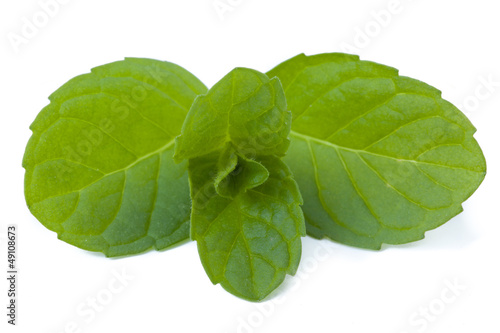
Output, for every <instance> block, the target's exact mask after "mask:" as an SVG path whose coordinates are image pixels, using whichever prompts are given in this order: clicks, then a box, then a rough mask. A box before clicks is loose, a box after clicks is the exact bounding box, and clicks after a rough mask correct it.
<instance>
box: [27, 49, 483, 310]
mask: <svg viewBox="0 0 500 333" xmlns="http://www.w3.org/2000/svg"><path fill="white" fill-rule="evenodd" d="M49 99H50V104H49V105H48V106H46V107H45V108H44V109H43V110H42V111H41V112H40V113H39V115H38V116H37V118H36V119H35V121H34V122H33V124H32V125H31V129H32V131H33V135H32V137H31V139H30V140H29V142H28V145H27V147H26V152H25V155H24V159H23V166H24V167H25V169H26V175H25V196H26V202H27V204H28V207H29V209H30V210H31V212H32V213H33V215H34V216H35V217H36V218H37V219H38V220H39V221H40V222H41V223H42V224H43V225H44V226H46V227H47V228H48V229H50V230H53V231H55V232H57V234H58V237H59V238H60V239H62V240H63V241H65V242H68V243H70V244H73V245H75V246H78V247H80V248H82V249H86V250H90V251H100V252H103V253H104V254H105V255H107V256H123V255H133V254H137V253H141V252H144V251H146V250H148V249H150V248H155V249H158V250H159V249H165V248H168V247H171V246H173V245H175V244H178V243H180V242H182V241H184V240H186V239H188V238H189V236H190V237H191V239H193V240H195V241H196V242H197V246H198V252H199V255H200V259H201V262H202V264H203V267H204V268H205V271H206V273H207V275H208V277H209V278H210V280H211V281H212V282H213V283H214V284H221V286H222V287H223V288H225V289H226V290H227V291H229V292H230V293H232V294H234V295H236V296H238V297H241V298H244V299H247V300H251V301H260V300H262V299H265V298H266V297H268V295H269V294H270V293H272V292H273V290H275V289H276V288H277V287H278V286H279V285H280V284H281V283H282V282H283V280H284V279H285V276H286V275H287V274H289V275H293V274H295V272H296V271H297V268H298V265H299V261H300V256H301V237H303V236H304V235H305V233H306V230H307V234H308V235H310V236H312V237H315V238H323V237H328V238H330V239H332V240H335V241H337V242H340V243H344V244H348V245H352V246H357V247H362V248H369V249H380V247H381V246H382V244H384V243H386V244H402V243H407V242H411V241H415V240H418V239H422V238H423V237H424V233H425V232H426V231H428V230H431V229H433V228H436V227H438V226H439V225H441V224H443V223H445V222H446V221H448V220H449V219H451V218H452V217H453V216H455V215H456V214H458V213H460V212H461V211H462V203H463V202H464V201H465V200H466V199H467V198H468V197H469V196H470V195H472V193H473V192H474V191H475V190H476V189H477V188H478V186H479V185H480V184H481V182H482V181H483V179H484V177H485V174H486V162H485V159H484V156H483V154H482V151H481V149H480V147H479V145H478V143H477V142H476V140H475V139H474V137H473V135H474V133H475V131H476V129H475V128H474V126H473V125H472V124H471V123H470V121H469V120H468V119H467V118H466V117H465V115H464V114H463V113H461V112H460V111H459V110H458V109H457V108H456V107H454V106H453V105H452V104H451V103H449V102H447V101H445V100H444V99H442V97H441V92H440V91H439V90H437V89H435V88H433V87H431V86H429V85H427V84H425V83H423V82H420V81H417V80H415V79H411V78H408V77H404V76H400V75H399V74H398V71H397V70H396V69H394V68H391V67H387V66H383V65H380V64H377V63H373V62H369V61H362V60H360V59H359V57H358V56H355V55H348V54H341V53H330V54H319V55H314V56H305V55H304V54H301V55H298V56H296V57H294V58H291V59H289V60H287V61H285V62H283V63H282V64H280V65H278V66H277V67H275V68H274V69H272V70H271V71H269V72H268V73H267V75H266V74H263V73H260V72H258V71H255V70H252V69H247V68H236V69H234V70H233V71H231V72H230V73H229V74H227V75H226V76H225V77H224V78H222V79H221V80H220V81H219V82H218V83H217V84H215V85H214V86H213V87H212V88H211V89H210V90H207V88H206V87H205V86H204V85H203V83H201V82H200V81H199V80H198V79H197V78H196V77H194V76H193V75H192V74H191V73H189V72H187V71H186V70H185V69H183V68H181V67H179V66H177V65H174V64H172V63H168V62H162V61H157V60H151V59H139V58H127V59H125V60H124V61H118V62H114V63H111V64H107V65H104V66H100V67H96V68H94V69H92V71H91V73H89V74H84V75H81V76H78V77H75V78H74V79H72V80H70V81H69V82H67V83H66V84H64V85H63V86H62V87H61V88H59V89H58V90H57V91H56V92H54V93H53V94H52V95H51V96H50V97H49ZM299 189H300V190H299Z"/></svg>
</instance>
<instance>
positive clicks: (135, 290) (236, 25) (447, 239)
mask: <svg viewBox="0 0 500 333" xmlns="http://www.w3.org/2000/svg"><path fill="white" fill-rule="evenodd" d="M46 1H48V0H43V2H46ZM60 2H61V4H60V5H59V8H58V10H57V12H56V13H54V15H53V17H50V18H49V19H48V20H47V22H43V14H40V13H41V11H42V7H41V5H40V3H39V2H37V1H34V0H23V1H3V2H2V4H1V5H0V22H1V35H0V37H1V38H0V46H1V59H0V60H1V61H0V73H1V74H0V78H1V79H0V85H1V86H0V88H1V90H0V93H1V102H2V110H1V112H0V117H1V120H0V127H1V128H0V136H1V137H0V142H1V161H2V163H1V168H2V169H1V172H0V184H1V185H0V187H1V190H0V191H1V192H0V193H1V197H0V203H1V228H0V230H1V236H2V240H1V242H2V243H1V246H0V268H1V272H4V273H1V274H0V277H2V279H1V280H2V283H0V288H1V289H0V295H1V296H0V305H1V308H2V309H3V310H1V311H0V318H1V324H0V325H1V327H8V332H42V333H45V332H47V333H49V332H51V333H52V332H54V333H56V332H57V333H61V332H137V331H141V332H197V331H198V332H207V333H209V332H218V333H229V332H245V333H250V332H305V331H306V330H307V331H311V332H314V331H317V332H342V333H350V332H375V333H377V332H384V333H387V332H389V333H392V332H394V333H403V332H407V333H414V332H473V331H474V332H499V331H500V320H499V319H498V314H499V313H500V301H499V300H500V285H499V283H500V270H499V265H500V261H499V254H500V241H499V239H500V223H499V222H500V221H499V213H498V208H499V198H500V196H499V194H498V192H499V188H500V180H499V177H500V176H499V171H500V165H499V164H500V160H499V157H498V155H499V150H498V144H499V142H500V135H499V133H500V129H499V127H498V126H499V124H500V84H499V82H500V66H499V62H500V47H499V38H498V33H499V32H500V20H499V18H498V7H496V2H495V1H493V0H475V1H473V2H471V1H456V0H453V1H452V0H446V1H444V0H443V1H436V0H413V1H410V0H400V1H396V2H395V3H396V4H398V3H399V5H393V3H394V1H391V0H362V1H352V0H336V1H331V0H323V1H321V0H308V1H295V0H279V1H271V0H221V1H220V3H222V4H226V6H230V7H229V8H230V9H231V10H227V11H225V12H223V13H222V12H218V11H217V10H216V9H215V8H214V0H190V1H181V0H177V1H171V0H170V1H166V0H165V1H153V0H142V1H140V2H139V1H130V0H120V1H97V0H85V1H83V0H66V1H65V2H66V3H65V4H62V2H63V1H62V0H61V1H60ZM215 3H216V2H215ZM226 9H227V7H226ZM389 9H390V10H392V13H391V14H390V16H388V15H385V16H384V15H382V18H381V16H380V15H378V17H379V21H377V20H376V19H375V17H376V16H377V15H374V14H373V13H380V12H381V11H386V12H387V11H388V10H389ZM386 12H385V13H386ZM40 15H41V16H40ZM33 16H35V17H36V18H37V19H38V21H37V22H38V25H40V26H42V25H44V26H42V27H40V28H39V29H38V32H37V33H36V34H35V33H33V34H32V36H27V35H26V36H25V37H28V38H26V40H24V43H23V44H21V45H18V46H17V47H15V46H14V45H13V44H12V43H11V41H9V36H10V38H12V36H14V34H16V35H18V36H22V33H23V32H22V28H23V26H24V25H25V24H26V20H27V21H29V22H33ZM360 31H368V35H367V36H364V37H363V36H362V34H365V32H363V33H362V32H360ZM23 38H24V37H23ZM347 45H351V46H352V47H354V48H351V49H350V51H351V52H353V53H357V54H359V55H360V56H361V58H362V59H366V60H373V61H377V62H380V63H383V64H387V65H390V66H393V67H396V68H398V69H399V70H400V73H401V74H402V75H406V76H411V77H414V78H417V79H420V80H422V81H424V82H427V83H429V84H431V85H433V86H435V87H437V88H439V89H441V90H442V91H443V97H444V98H445V99H448V100H449V101H451V102H452V103H454V104H456V105H458V106H460V107H461V108H462V110H464V112H465V113H466V114H467V116H468V117H469V118H470V119H471V121H472V122H473V124H474V125H475V126H476V127H477V129H478V132H477V134H476V138H477V140H478V142H479V143H480V145H481V147H482V148H483V150H484V153H485V156H486V160H487V163H488V174H487V176H486V179H485V181H484V183H483V184H482V185H481V187H480V188H479V190H478V191H477V192H476V193H475V194H474V195H473V196H472V197H471V198H470V199H469V200H468V201H467V202H466V203H465V204H464V209H465V210H464V212H463V213H462V214H460V215H459V216H457V217H456V218H454V219H452V220H451V221H450V222H448V223H447V224H445V225H444V226H442V227H440V228H438V229H436V230H434V231H430V232H428V233H427V235H426V239H425V240H422V241H419V242H416V243H413V244H408V245H403V246H388V247H385V248H384V249H383V250H382V251H379V252H375V251H368V250H360V249H356V248H351V247H348V246H344V245H340V244H336V243H333V242H330V241H326V240H324V241H321V242H320V241H317V240H314V239H311V238H305V239H304V242H303V247H304V250H303V252H304V253H303V257H302V263H301V267H300V269H299V274H298V276H297V277H295V278H289V279H287V281H286V283H285V284H284V285H283V286H282V287H281V288H280V289H279V290H278V292H277V297H275V298H273V299H271V300H270V301H268V302H265V303H262V304H261V305H257V304H255V303H250V302H246V301H243V300H240V299H238V298H235V297H233V296H232V295H230V294H228V293H227V292H225V291H224V290H223V289H222V288H220V286H213V285H212V284H211V283H210V281H209V279H208V278H207V276H206V275H205V273H204V271H203V268H202V266H201V264H200V261H199V259H198V255H197V250H196V244H195V243H188V244H185V245H183V246H180V247H177V248H174V249H172V250H169V251H164V252H148V253H145V254H142V255H138V256H134V257H130V258H124V259H106V258H104V257H103V256H102V255H99V254H94V253H90V252H87V251H83V250H80V249H78V248H76V247H73V246H71V245H68V244H66V243H64V242H62V241H59V240H58V239H57V238H56V235H55V233H53V232H51V231H49V230H47V229H45V228H44V227H43V226H42V225H41V224H40V223H39V222H38V221H37V220H36V219H35V218H34V217H33V216H32V215H31V214H30V212H29V211H28V209H27V208H26V205H25V201H24V195H23V177H24V170H23V169H22V167H21V160H22V155H23V153H24V148H25V145H26V142H27V141H28V139H29V137H30V135H31V132H30V131H29V129H28V127H29V125H30V123H31V122H32V121H33V120H34V118H35V116H36V115H37V113H38V112H39V110H41V109H42V108H43V107H44V106H45V105H46V104H47V103H48V100H47V96H48V95H49V94H50V93H52V92H53V91H54V90H56V89H57V88H58V87H59V86H60V85H62V84H63V83H64V82H66V81H67V80H68V79H70V78H71V77H73V76H76V75H78V74H82V73H85V72H88V71H89V69H90V68H91V67H94V66H97V65H101V64H105V63H108V62H112V61H116V60H120V59H123V58H124V57H125V56H129V57H149V58H155V59H161V60H167V61H171V62H174V63H177V64H179V65H181V66H183V67H185V68H186V69H188V70H190V71H191V72H192V73H194V74H195V75H197V76H198V77H199V78H200V79H201V80H202V81H204V82H205V83H206V84H207V86H209V87H210V86H211V85H213V84H214V83H215V82H217V80H219V79H220V78H221V77H222V76H224V75H225V74H226V73H227V72H229V71H230V70H231V69H232V68H234V67H236V66H244V67H251V68H255V69H258V70H261V71H267V70H269V69H270V68H272V67H274V66H275V65H276V64H278V63H280V62H281V61H284V60H286V59H288V58H290V57H292V56H294V55H296V54H298V53H302V52H304V53H306V54H316V53H321V52H335V51H337V52H338V51H343V50H344V51H345V50H346V49H345V48H346V47H348V46H347ZM488 78H489V79H490V80H493V81H494V82H497V83H496V85H493V86H491V87H490V86H485V84H484V83H483V81H485V80H488ZM488 88H489V89H490V90H488ZM478 93H479V94H478ZM10 223H13V224H17V225H18V228H19V235H18V237H19V241H18V246H19V252H18V254H19V261H18V264H19V270H20V274H19V284H18V288H19V298H18V304H19V308H18V326H17V327H15V328H13V327H10V326H9V325H7V324H6V321H7V318H6V316H5V313H6V311H7V310H6V309H5V307H6V304H7V296H6V291H7V284H6V279H5V278H3V276H4V274H6V273H5V272H6V270H7V268H6V264H7V260H6V242H5V231H6V226H7V224H10ZM123 273H125V274H126V275H127V276H128V280H126V282H123V283H120V282H119V281H117V280H115V274H123ZM110 284H111V287H112V289H113V290H114V291H115V293H114V294H111V292H110V291H109V288H110ZM450 284H459V289H457V290H450V289H449V288H450V287H449V285H450ZM122 287H123V288H122ZM117 288H118V289H119V291H116V289H117ZM110 295H111V297H112V298H111V299H109V298H106V296H110ZM95 297H97V298H98V299H100V300H101V301H103V302H104V303H106V304H104V305H102V306H100V305H99V304H98V305H99V310H100V311H95V310H90V309H91V308H90V307H89V306H88V303H87V302H89V300H90V299H92V298H95ZM443 300H445V301H446V302H444V301H443ZM429 308H430V310H428V311H429V313H430V315H429V317H427V319H425V318H426V317H423V316H422V315H420V314H419V311H425V309H429ZM79 310H80V313H79ZM81 311H83V314H84V315H82V313H81ZM1 330H2V332H4V331H5V330H4V328H2V329H1Z"/></svg>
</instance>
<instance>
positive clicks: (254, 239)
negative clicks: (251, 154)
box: [189, 154, 305, 301]
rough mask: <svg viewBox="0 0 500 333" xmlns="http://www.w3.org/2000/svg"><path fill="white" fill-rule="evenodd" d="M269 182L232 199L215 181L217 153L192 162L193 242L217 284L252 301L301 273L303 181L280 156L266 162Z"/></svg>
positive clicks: (264, 160) (208, 272) (263, 161)
mask: <svg viewBox="0 0 500 333" xmlns="http://www.w3.org/2000/svg"><path fill="white" fill-rule="evenodd" d="M260 162H261V163H262V165H263V166H264V167H265V168H266V169H267V170H268V171H269V178H268V179H267V180H266V182H265V183H263V184H262V185H259V186H257V187H254V188H251V189H247V190H246V191H241V192H239V193H238V194H237V195H236V196H234V198H232V199H229V198H225V197H222V196H220V195H218V194H217V193H216V191H215V188H214V184H213V179H212V178H211V177H209V176H207V175H212V174H214V173H216V172H217V154H210V155H205V156H203V157H198V158H195V159H191V160H189V179H190V183H191V195H192V198H193V211H192V214H191V238H192V239H194V240H196V241H197V244H198V252H199V254H200V258H201V262H202V264H203V267H204V268H205V271H206V272H207V275H208V276H209V278H210V280H211V281H212V283H214V284H217V283H220V284H221V286H222V287H223V288H224V289H226V290H227V291H229V292H230V293H232V294H234V295H236V296H238V297H241V298H244V299H247V300H251V301H259V300H262V299H263V298H265V297H266V296H267V295H269V293H271V292H272V291H273V290H274V289H275V288H277V287H278V286H279V285H280V284H281V283H282V282H283V280H284V279H285V276H286V274H291V275H293V274H295V272H296V270H297V267H298V264H299V261H300V255H301V240H300V237H301V236H304V235H305V226H304V218H303V215H302V211H301V209H300V206H299V204H301V203H302V199H301V197H300V192H299V189H298V187H297V183H296V182H295V181H294V180H293V178H292V175H291V172H290V170H289V169H288V167H287V166H286V165H285V164H284V163H283V162H282V161H280V160H279V159H278V158H277V157H274V156H265V157H261V158H260Z"/></svg>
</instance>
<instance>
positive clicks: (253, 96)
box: [174, 68, 291, 161]
mask: <svg viewBox="0 0 500 333" xmlns="http://www.w3.org/2000/svg"><path fill="white" fill-rule="evenodd" d="M228 92H230V93H228ZM290 126H291V114H290V112H289V111H287V109H286V100H285V95H284V93H283V89H282V87H281V84H280V82H279V80H278V79H272V80H269V79H268V77H267V76H266V75H265V74H262V73H260V72H258V71H255V70H252V69H248V68H236V69H234V70H233V71H231V72H230V73H229V74H227V75H226V76H225V77H224V78H222V79H221V80H220V81H219V82H218V83H217V84H216V85H214V86H213V87H212V88H211V89H210V91H209V92H208V94H206V95H203V96H199V97H198V98H196V100H195V102H194V103H193V106H192V108H191V111H190V112H189V114H188V116H187V118H186V121H185V122H184V125H183V126H182V134H181V136H180V137H178V138H177V139H176V141H177V142H176V148H175V155H174V158H175V159H176V160H178V161H182V160H184V159H190V158H194V157H199V156H202V155H205V154H208V153H210V152H214V151H217V150H220V149H222V148H224V147H225V145H226V143H228V142H231V144H232V146H233V148H234V149H235V150H236V152H237V153H239V154H240V155H242V156H246V157H250V158H252V157H253V156H256V155H277V156H282V155H284V154H285V152H286V150H287V149H288V145H289V143H290V142H289V139H288V133H289V132H290Z"/></svg>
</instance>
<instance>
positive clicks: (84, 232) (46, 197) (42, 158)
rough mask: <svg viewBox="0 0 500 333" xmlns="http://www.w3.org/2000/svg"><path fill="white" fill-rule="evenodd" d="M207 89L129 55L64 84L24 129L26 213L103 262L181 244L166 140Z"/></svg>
mask: <svg viewBox="0 0 500 333" xmlns="http://www.w3.org/2000/svg"><path fill="white" fill-rule="evenodd" d="M205 92H206V87H205V86H204V85H203V84H202V83H201V82H200V81H199V80H198V79H197V78H196V77H194V76H193V75H192V74H190V73H189V72H187V71H186V70H185V69H183V68H181V67H179V66H177V65H174V64H172V63H168V62H161V61H156V60H150V59H136V58H128V59H125V60H124V61H118V62H114V63H111V64H107V65H104V66H100V67H97V68H94V69H92V71H91V73H89V74H84V75H81V76H78V77H75V78H73V79H72V80H70V81H69V82H67V83H66V84H64V85H63V86H62V87H61V88H59V89H58V90H57V91H56V92H55V93H53V94H52V95H51V96H50V97H49V99H50V104H49V105H48V106H47V107H45V108H44V109H43V110H42V111H41V112H40V114H39V115H38V117H37V118H36V120H35V121H34V122H33V124H32V125H31V129H32V131H33V135H32V137H31V139H30V140H29V143H28V145H27V148H26V152H25V155H24V160H23V166H24V167H25V169H26V176H25V196H26V202H27V204H28V207H29V209H30V210H31V212H32V213H33V215H34V216H35V217H36V218H37V219H38V220H39V221H40V222H41V223H42V224H43V225H44V226H46V227H47V228H48V229H50V230H53V231H55V232H57V233H58V237H59V238H60V239H62V240H63V241H66V242H68V243H70V244H73V245H75V246H78V247H80V248H82V249H86V250H90V251H100V252H103V253H105V254H106V255H107V256H119V255H129V254H136V253H139V252H142V251H145V250H147V249H149V248H151V247H154V248H156V249H164V248H167V247H169V246H171V245H173V244H176V243H178V242H180V241H183V240H185V239H186V238H188V237H189V214H190V198H189V187H188V181H187V172H186V171H187V170H186V169H187V163H182V164H175V163H174V161H173V158H172V156H173V149H174V138H175V137H176V136H177V135H179V134H180V130H181V126H182V123H183V121H184V118H185V116H186V114H187V111H188V110H189V108H190V106H191V104H192V102H193V101H194V99H195V97H196V96H197V95H199V94H202V93H205Z"/></svg>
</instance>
